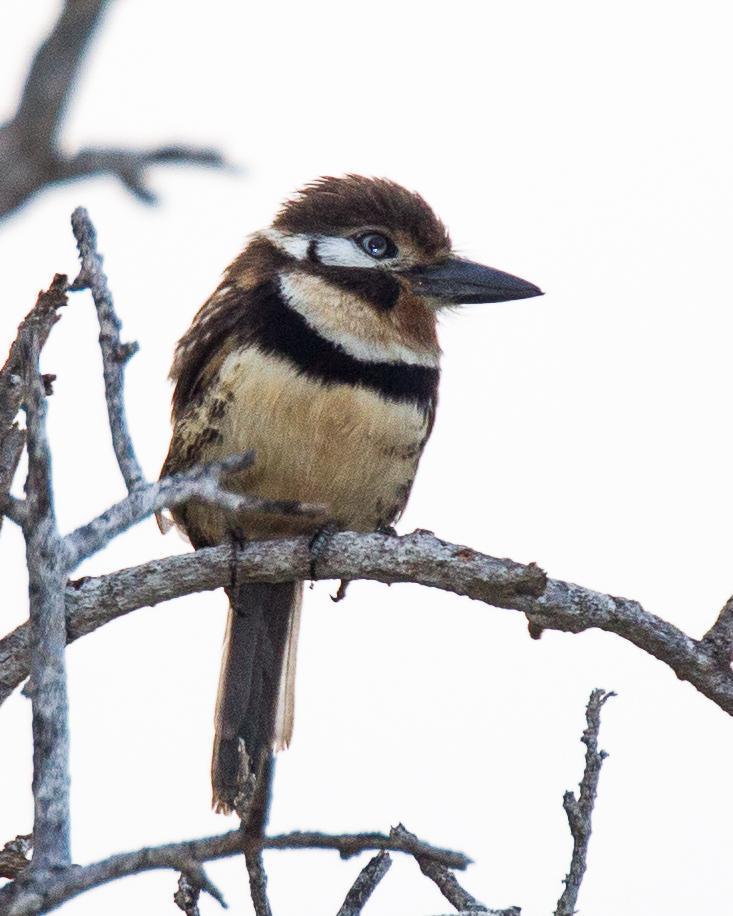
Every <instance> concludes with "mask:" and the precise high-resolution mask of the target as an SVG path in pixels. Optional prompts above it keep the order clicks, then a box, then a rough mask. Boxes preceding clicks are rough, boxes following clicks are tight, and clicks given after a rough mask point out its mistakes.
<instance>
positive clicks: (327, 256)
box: [162, 175, 541, 831]
mask: <svg viewBox="0 0 733 916" xmlns="http://www.w3.org/2000/svg"><path fill="white" fill-rule="evenodd" d="M538 295H541V291H540V290H539V289H538V288H537V287H536V286H534V285H533V284H531V283H527V282H526V281H525V280H521V279H519V278H518V277H514V276H512V275H510V274H507V273H503V272H501V271H498V270H495V269H493V268H491V267H485V266H483V265H481V264H477V263H474V262H472V261H469V260H466V259H464V258H461V257H457V256H456V255H455V254H454V252H453V251H452V247H451V242H450V238H449V235H448V232H447V231H446V228H445V227H444V225H443V223H442V222H441V221H440V220H439V219H438V218H437V216H436V215H435V214H434V213H433V211H432V210H431V208H430V207H429V206H428V204H427V203H426V202H425V201H424V200H423V198H422V197H420V196H419V195H418V194H415V193H412V192H411V191H408V190H406V189H405V188H403V187H401V186H400V185H398V184H395V183H394V182H392V181H387V180H385V179H379V178H365V177H361V176H358V175H347V176H345V177H341V178H333V177H326V178H321V179H319V180H317V181H315V182H313V183H312V184H309V185H307V186H306V187H304V188H303V189H302V190H301V191H299V192H298V193H297V194H296V195H295V196H294V197H293V198H292V199H290V200H288V201H287V202H286V203H285V204H284V205H283V207H282V209H281V210H280V211H279V213H278V214H277V215H276V217H275V219H274V221H273V223H272V225H271V226H270V228H268V229H265V230H263V231H261V232H256V233H255V234H254V235H253V236H251V238H250V240H249V242H248V244H247V245H246V247H245V248H244V250H243V251H242V253H241V254H240V255H239V256H238V257H237V258H235V260H234V261H233V262H232V264H231V265H230V266H229V268H228V269H227V271H226V272H225V274H224V277H223V280H222V282H221V284H220V285H219V286H218V288H217V289H216V291H215V292H214V293H213V295H212V296H211V297H210V298H209V299H208V300H207V301H206V302H205V304H204V305H203V307H202V308H201V309H200V311H199V312H198V314H197V315H196V316H195V318H194V320H193V323H192V324H191V327H190V328H189V330H188V331H187V332H186V333H185V334H184V335H183V337H182V338H181V340H180V341H179V343H178V346H177V349H176V352H175V359H174V362H173V367H172V370H171V378H172V380H173V381H174V383H175V389H174V394H173V409H172V419H173V435H172V440H171V444H170V450H169V452H168V457H167V458H166V460H165V464H164V466H163V471H162V473H163V474H171V473H174V472H176V471H182V470H185V469H187V468H190V467H192V466H193V465H195V464H198V463H200V462H204V461H211V460H214V459H219V458H223V457H226V456H228V455H233V454H236V453H239V452H243V451H245V450H248V449H254V453H255V461H254V464H253V465H252V466H251V467H250V468H248V469H246V470H244V471H242V472H237V473H236V474H233V475H231V478H230V479H229V480H228V483H227V486H228V487H229V488H230V489H233V490H235V491H241V492H247V493H250V494H254V495H257V496H261V497H264V498H267V499H274V500H294V501H298V502H303V503H315V504H322V505H325V506H326V507H328V513H329V516H330V518H331V520H332V523H333V525H334V526H335V527H336V528H338V529H346V530H351V531H357V532H373V531H376V530H379V529H381V528H386V527H388V526H391V525H392V524H393V523H394V522H395V521H396V519H398V517H399V516H400V514H401V513H402V511H403V510H404V508H405V504H406V503H407V499H408V496H409V494H410V489H411V487H412V484H413V480H414V478H415V472H416V470H417V465H418V462H419V460H420V456H421V454H422V451H423V448H424V447H425V443H426V441H427V439H428V437H429V436H430V432H431V430H432V427H433V419H434V416H435V409H436V404H437V397H438V381H439V374H440V368H439V365H440V354H441V351H440V347H439V345H438V338H437V334H436V320H437V316H438V315H439V314H440V311H441V309H444V308H446V307H449V306H458V305H461V304H464V303H488V302H503V301H506V300H510V299H525V298H528V297H530V296H538ZM173 516H174V520H175V522H176V523H177V525H178V526H179V527H180V528H181V529H182V530H183V532H184V533H185V534H186V535H187V536H188V538H189V539H190V541H191V543H192V544H193V546H194V547H196V548H199V547H203V546H207V545H215V544H223V543H227V542H229V541H231V539H232V538H233V537H241V536H242V535H244V536H245V537H246V538H252V539H270V538H283V537H290V536H293V535H297V534H306V533H307V534H311V535H312V534H313V533H314V529H315V527H316V526H318V525H322V521H318V520H314V519H313V518H305V517H302V516H296V515H277V514H271V513H267V514H265V513H259V514H257V513H247V514H240V515H236V514H233V513H231V512H227V511H225V510H223V509H220V508H216V507H214V506H212V505H205V504H203V503H201V502H195V501H192V502H190V503H187V504H186V505H184V506H181V507H178V508H177V509H175V510H174V512H173ZM302 591H303V583H302V582H282V583H276V584H268V583H256V582H243V583H240V584H237V583H236V582H233V583H232V585H231V587H230V588H229V589H228V590H227V592H228V597H229V602H230V610H229V616H228V623H227V630H226V638H225V645H224V652H223V660H222V665H221V675H220V682H219V693H218V699H217V704H216V714H215V737H214V750H213V756H212V768H211V775H212V786H213V804H214V807H215V808H216V809H217V810H218V811H221V812H225V813H227V812H230V811H231V810H232V809H233V808H234V807H235V802H237V798H238V794H239V793H240V792H241V791H242V786H243V784H244V783H246V780H247V779H248V778H249V779H250V780H253V781H254V783H255V785H258V784H259V785H262V784H264V783H265V782H267V780H268V779H269V775H268V774H269V772H270V770H271V758H272V754H273V752H274V751H276V750H278V749H281V748H285V747H287V746H288V743H289V742H290V739H291V735H292V730H293V712H294V682H295V657H296V647H297V639H298V626H299V620H300V608H301V598H302ZM260 794H262V792H260ZM260 808H262V805H260ZM263 818H264V812H263V811H262V810H260V811H259V813H258V814H256V815H255V814H253V815H252V818H251V823H250V824H249V829H252V830H254V831H259V830H262V829H263V823H262V821H263Z"/></svg>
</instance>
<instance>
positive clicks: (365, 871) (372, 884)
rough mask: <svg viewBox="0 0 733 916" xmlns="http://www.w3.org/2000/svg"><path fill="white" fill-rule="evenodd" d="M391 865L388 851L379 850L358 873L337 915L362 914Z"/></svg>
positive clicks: (352, 915) (358, 915) (354, 915)
mask: <svg viewBox="0 0 733 916" xmlns="http://www.w3.org/2000/svg"><path fill="white" fill-rule="evenodd" d="M391 865H392V859H391V858H390V855H389V853H388V852H384V851H382V852H378V853H377V854H376V856H374V857H373V858H371V859H370V860H369V861H368V862H367V864H366V865H365V866H364V868H362V870H361V871H360V872H359V874H358V875H357V877H356V881H354V883H353V884H352V885H351V888H350V889H349V892H348V894H347V895H346V898H345V899H344V902H343V903H342V904H341V907H340V909H339V911H338V913H337V914H336V916H360V913H361V911H362V910H363V909H364V905H365V904H366V903H367V901H368V900H369V898H370V897H371V896H372V894H373V893H374V891H375V890H376V887H377V885H378V884H379V882H380V881H381V880H382V878H383V877H384V876H385V875H386V874H387V872H388V871H389V869H390V867H391Z"/></svg>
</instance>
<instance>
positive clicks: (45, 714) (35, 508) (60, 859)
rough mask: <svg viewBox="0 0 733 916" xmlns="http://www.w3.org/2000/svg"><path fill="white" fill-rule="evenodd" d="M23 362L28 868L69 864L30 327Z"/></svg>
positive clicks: (62, 640) (62, 631) (50, 539)
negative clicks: (30, 817) (30, 826)
mask: <svg viewBox="0 0 733 916" xmlns="http://www.w3.org/2000/svg"><path fill="white" fill-rule="evenodd" d="M21 345H22V349H23V351H24V353H23V361H24V369H25V377H24V383H25V391H26V394H25V408H26V418H27V427H26V428H27V441H28V479H27V481H26V493H27V499H26V506H27V509H26V515H25V519H24V524H23V533H24V535H25V541H26V555H27V563H28V577H29V586H28V593H29V596H30V650H31V653H30V660H31V664H30V677H31V685H32V687H31V701H32V707H33V800H34V821H33V836H34V844H33V845H34V852H33V863H32V869H33V871H38V872H40V873H44V872H46V871H49V870H53V869H58V868H64V867H66V866H68V865H70V864H71V851H70V845H69V833H70V809H69V729H68V700H67V694H66V662H65V648H66V614H65V607H64V584H65V582H66V551H65V549H64V544H63V542H62V540H61V538H60V537H59V535H58V531H57V530H56V519H55V514H54V508H53V493H52V487H51V455H50V450H49V446H48V441H47V438H46V423H45V418H46V400H45V393H44V387H43V382H42V380H41V377H40V373H39V368H38V358H39V352H40V347H39V341H38V338H37V336H36V334H35V330H34V328H33V327H32V326H29V327H28V328H27V329H26V332H25V334H24V337H23V338H22V339H21Z"/></svg>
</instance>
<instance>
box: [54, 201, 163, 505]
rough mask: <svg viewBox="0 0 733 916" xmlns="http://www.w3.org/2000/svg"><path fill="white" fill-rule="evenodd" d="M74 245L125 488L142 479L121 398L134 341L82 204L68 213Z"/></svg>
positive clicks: (133, 487)
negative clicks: (126, 334) (94, 324)
mask: <svg viewBox="0 0 733 916" xmlns="http://www.w3.org/2000/svg"><path fill="white" fill-rule="evenodd" d="M71 226H72V229H73V230H74V237H75V238H76V245H77V248H78V249H79V257H80V259H81V270H80V271H79V276H78V277H77V278H76V280H74V283H73V285H72V287H71V288H72V289H74V290H79V289H88V290H89V291H90V292H91V294H92V298H93V299H94V306H95V308H96V310H97V318H98V319H99V347H100V349H101V351H102V368H103V372H104V392H105V397H106V399H107V414H108V417H109V426H110V430H111V432H112V445H113V447H114V450H115V455H116V456H117V463H118V465H119V467H120V472H121V474H122V477H123V479H124V481H125V485H126V486H127V489H128V491H129V492H132V491H133V490H136V489H137V488H138V487H141V486H143V484H144V483H145V475H144V474H143V471H142V468H141V467H140V463H139V462H138V460H137V457H136V455H135V448H134V446H133V444H132V439H131V438H130V433H129V430H128V428H127V417H126V415H125V402H124V384H125V381H124V378H125V364H126V363H127V360H128V359H129V358H130V357H131V356H132V355H133V354H134V353H135V352H136V351H137V343H131V344H130V343H126V344H123V343H122V341H121V339H120V328H121V327H122V325H121V323H120V319H119V318H118V317H117V313H116V312H115V307H114V303H113V301H112V293H111V292H110V290H109V286H108V285H107V276H106V274H105V273H104V270H103V269H102V256H101V255H100V254H99V252H98V251H97V233H96V231H95V229H94V226H93V225H92V221H91V220H90V219H89V214H88V213H87V211H86V210H85V209H84V207H77V208H76V210H74V212H73V213H72V215H71Z"/></svg>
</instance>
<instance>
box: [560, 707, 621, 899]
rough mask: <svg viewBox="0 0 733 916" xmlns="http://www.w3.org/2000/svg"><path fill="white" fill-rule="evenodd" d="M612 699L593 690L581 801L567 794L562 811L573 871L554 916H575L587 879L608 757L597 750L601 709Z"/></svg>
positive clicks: (584, 741)
mask: <svg viewBox="0 0 733 916" xmlns="http://www.w3.org/2000/svg"><path fill="white" fill-rule="evenodd" d="M612 696H615V694H614V693H613V692H609V693H606V692H605V691H604V690H598V689H596V690H594V691H593V692H592V693H591V695H590V699H589V700H588V706H587V708H586V711H585V721H586V728H585V731H584V732H583V737H582V738H581V739H580V740H581V741H582V742H583V744H585V769H584V771H583V778H582V779H581V781H580V797H579V798H576V797H575V795H574V793H573V792H566V793H565V795H564V797H563V808H564V809H565V813H566V814H567V817H568V824H569V825H570V833H571V834H572V836H573V855H572V858H571V860H570V871H569V872H568V874H567V877H566V878H565V890H564V891H563V892H562V895H561V897H560V899H559V900H558V902H557V908H556V910H555V916H572V914H573V913H574V912H575V905H576V903H577V902H578V893H579V891H580V885H581V884H582V882H583V876H584V875H585V868H586V858H587V856H588V844H589V843H590V836H591V820H592V817H593V806H594V805H595V802H596V793H597V791H598V780H599V779H600V775H601V767H602V766H603V761H604V760H605V759H606V757H607V756H608V755H607V754H606V752H605V751H599V750H598V732H599V730H600V727H601V709H602V708H603V704H604V703H605V702H606V700H608V699H609V697H612Z"/></svg>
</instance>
